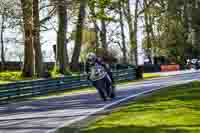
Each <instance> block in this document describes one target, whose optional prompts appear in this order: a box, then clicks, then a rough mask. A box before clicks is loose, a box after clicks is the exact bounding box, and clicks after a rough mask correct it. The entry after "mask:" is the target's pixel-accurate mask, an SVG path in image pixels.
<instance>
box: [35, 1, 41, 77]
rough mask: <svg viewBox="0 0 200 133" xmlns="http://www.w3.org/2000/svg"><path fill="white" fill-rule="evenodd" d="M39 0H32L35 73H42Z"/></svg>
mask: <svg viewBox="0 0 200 133" xmlns="http://www.w3.org/2000/svg"><path fill="white" fill-rule="evenodd" d="M39 16H40V15H39V0H33V45H34V50H35V70H36V75H37V76H38V77H41V76H42V75H43V61H42V59H43V58H42V50H41V44H40V17H39Z"/></svg>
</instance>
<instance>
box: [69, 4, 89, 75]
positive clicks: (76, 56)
mask: <svg viewBox="0 0 200 133" xmlns="http://www.w3.org/2000/svg"><path fill="white" fill-rule="evenodd" d="M85 7H86V0H80V7H79V15H78V21H77V25H76V39H75V48H74V52H73V56H72V62H71V69H72V70H75V71H77V70H78V68H79V66H78V64H79V56H80V52H81V46H82V33H83V26H84V19H85V15H86V11H85Z"/></svg>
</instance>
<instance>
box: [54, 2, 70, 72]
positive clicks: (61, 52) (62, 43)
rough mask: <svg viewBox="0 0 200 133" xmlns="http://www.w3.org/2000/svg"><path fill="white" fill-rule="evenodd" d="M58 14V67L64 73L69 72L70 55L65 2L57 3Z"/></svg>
mask: <svg viewBox="0 0 200 133" xmlns="http://www.w3.org/2000/svg"><path fill="white" fill-rule="evenodd" d="M57 15H58V33H57V47H56V69H57V71H58V72H60V73H62V74H66V73H67V71H68V70H67V69H68V55H67V47H66V44H67V41H66V32H67V9H66V5H65V3H64V4H62V3H59V4H58V5H57Z"/></svg>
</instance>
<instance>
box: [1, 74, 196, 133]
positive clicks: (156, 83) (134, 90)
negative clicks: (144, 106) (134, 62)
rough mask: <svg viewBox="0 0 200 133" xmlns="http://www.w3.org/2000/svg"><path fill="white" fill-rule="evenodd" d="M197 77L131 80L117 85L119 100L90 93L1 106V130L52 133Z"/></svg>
mask: <svg viewBox="0 0 200 133" xmlns="http://www.w3.org/2000/svg"><path fill="white" fill-rule="evenodd" d="M195 80H200V72H196V73H189V74H182V75H177V76H172V77H165V78H160V79H153V80H147V81H142V82H139V83H131V84H128V85H123V86H120V87H117V97H116V99H114V100H109V101H106V102H103V101H102V100H101V99H100V98H99V96H98V94H97V93H89V94H78V95H71V96H69V95H68V96H64V97H56V98H50V99H44V100H36V101H27V102H26V101H24V102H20V103H12V104H7V105H0V133H53V132H54V131H55V130H56V129H58V128H60V127H62V126H67V125H70V124H73V123H76V122H78V121H80V120H84V119H86V118H87V117H89V116H91V115H94V114H96V113H98V112H101V111H103V110H105V109H107V108H110V107H113V106H116V105H118V104H120V103H121V102H128V101H130V100H133V98H135V97H138V96H141V95H144V94H148V93H151V92H153V91H156V90H158V89H162V88H164V87H167V86H171V85H175V84H183V83H188V82H191V81H195ZM188 89H189V88H188Z"/></svg>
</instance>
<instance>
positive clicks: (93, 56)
mask: <svg viewBox="0 0 200 133" xmlns="http://www.w3.org/2000/svg"><path fill="white" fill-rule="evenodd" d="M96 58H97V56H96V54H95V53H92V52H91V53H88V54H87V61H89V62H91V63H94V62H95V60H96Z"/></svg>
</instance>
